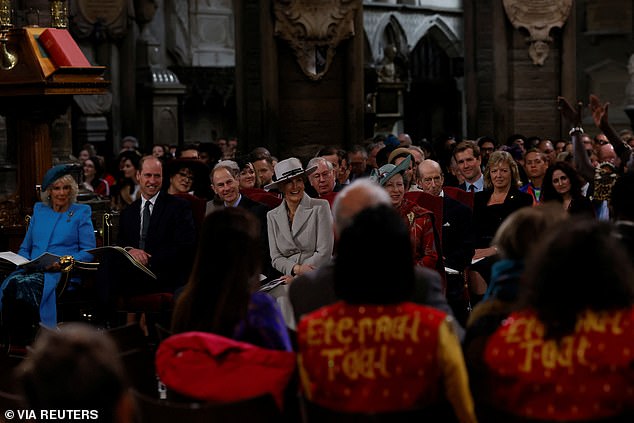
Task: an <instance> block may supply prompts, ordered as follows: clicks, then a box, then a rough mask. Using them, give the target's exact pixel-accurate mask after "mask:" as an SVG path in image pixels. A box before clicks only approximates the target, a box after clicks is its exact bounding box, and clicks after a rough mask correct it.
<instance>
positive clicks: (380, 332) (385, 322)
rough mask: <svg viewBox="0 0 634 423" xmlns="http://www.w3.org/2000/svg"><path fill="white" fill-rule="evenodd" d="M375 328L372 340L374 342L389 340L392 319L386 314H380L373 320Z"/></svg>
mask: <svg viewBox="0 0 634 423" xmlns="http://www.w3.org/2000/svg"><path fill="white" fill-rule="evenodd" d="M375 325H376V328H375V330H374V340H375V341H376V342H380V341H381V340H383V341H386V342H387V341H389V340H390V329H391V328H392V319H390V318H389V317H388V316H381V317H379V318H378V319H376V322H375Z"/></svg>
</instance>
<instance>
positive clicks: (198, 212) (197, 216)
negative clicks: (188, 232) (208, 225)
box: [174, 193, 207, 229]
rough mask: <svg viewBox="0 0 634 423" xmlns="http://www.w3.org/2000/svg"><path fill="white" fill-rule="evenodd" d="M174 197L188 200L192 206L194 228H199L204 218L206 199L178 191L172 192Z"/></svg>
mask: <svg viewBox="0 0 634 423" xmlns="http://www.w3.org/2000/svg"><path fill="white" fill-rule="evenodd" d="M174 196H175V197H178V198H182V199H184V200H186V201H187V202H189V204H190V206H191V208H192V217H193V218H194V223H195V224H196V229H200V228H201V226H202V224H203V220H204V219H205V212H206V210H207V201H205V200H204V199H202V198H200V197H196V196H195V195H192V194H188V193H178V194H174Z"/></svg>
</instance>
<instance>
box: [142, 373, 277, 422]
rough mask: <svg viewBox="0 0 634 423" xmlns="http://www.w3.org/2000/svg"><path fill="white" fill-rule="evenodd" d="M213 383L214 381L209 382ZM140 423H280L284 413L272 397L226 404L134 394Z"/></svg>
mask: <svg viewBox="0 0 634 423" xmlns="http://www.w3.org/2000/svg"><path fill="white" fill-rule="evenodd" d="M210 383H213V381H210ZM132 393H133V396H134V399H135V402H136V406H137V410H138V416H139V423H163V422H165V423H168V422H170V423H172V422H174V423H185V422H187V423H237V422H249V423H269V422H271V423H278V422H280V421H281V413H280V411H279V410H278V408H277V406H276V405H275V401H274V400H273V398H272V397H270V396H262V397H257V398H252V399H248V400H245V401H240V402H233V403H227V404H208V403H201V402H175V401H167V400H159V399H154V398H151V397H149V396H147V395H144V394H142V393H140V392H138V391H135V390H133V391H132Z"/></svg>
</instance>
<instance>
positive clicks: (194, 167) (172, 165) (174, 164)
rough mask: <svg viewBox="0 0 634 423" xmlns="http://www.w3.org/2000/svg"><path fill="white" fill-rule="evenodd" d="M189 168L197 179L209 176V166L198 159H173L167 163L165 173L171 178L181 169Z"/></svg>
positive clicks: (204, 178)
mask: <svg viewBox="0 0 634 423" xmlns="http://www.w3.org/2000/svg"><path fill="white" fill-rule="evenodd" d="M185 168H187V169H189V170H191V171H192V173H193V174H194V179H195V180H197V181H200V180H206V179H207V178H208V177H209V168H208V167H207V165H205V164H204V163H203V162H201V161H200V160H197V159H172V160H170V161H168V162H167V164H166V165H165V174H166V175H167V177H168V178H171V177H172V176H174V175H175V174H176V173H178V171H179V170H181V169H185Z"/></svg>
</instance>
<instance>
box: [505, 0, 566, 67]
mask: <svg viewBox="0 0 634 423" xmlns="http://www.w3.org/2000/svg"><path fill="white" fill-rule="evenodd" d="M503 3H504V10H505V11H506V16H508V18H509V20H510V21H511V23H512V24H513V27H514V28H515V29H520V28H524V29H525V30H526V31H528V33H529V37H527V38H526V41H527V42H528V43H529V44H530V45H529V47H528V55H529V56H530V58H531V59H532V60H533V64H534V65H538V66H542V65H543V64H544V62H545V61H546V58H547V57H548V53H549V51H550V44H551V43H552V41H553V39H552V37H551V36H550V31H551V30H552V29H553V28H561V27H563V25H564V24H565V23H566V21H567V20H568V16H569V15H570V10H571V8H572V0H531V1H525V0H503Z"/></svg>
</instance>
